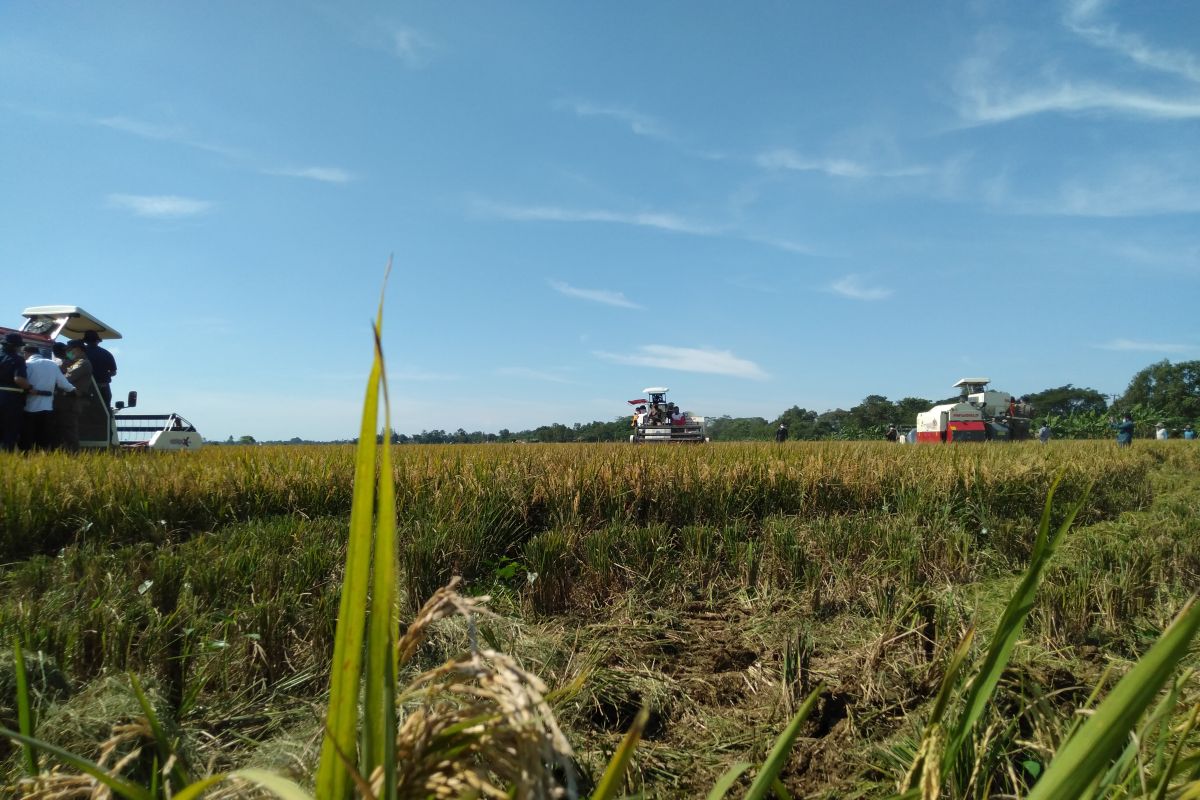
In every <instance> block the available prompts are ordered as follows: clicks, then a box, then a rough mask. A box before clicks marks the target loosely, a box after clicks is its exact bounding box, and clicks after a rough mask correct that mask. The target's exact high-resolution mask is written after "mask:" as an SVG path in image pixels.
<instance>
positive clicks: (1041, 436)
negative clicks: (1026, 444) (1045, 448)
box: [1038, 422, 1050, 444]
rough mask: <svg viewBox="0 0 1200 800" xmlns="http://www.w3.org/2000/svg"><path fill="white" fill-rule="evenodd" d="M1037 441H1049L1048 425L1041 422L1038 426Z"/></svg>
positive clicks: (1043, 442)
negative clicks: (1040, 425)
mask: <svg viewBox="0 0 1200 800" xmlns="http://www.w3.org/2000/svg"><path fill="white" fill-rule="evenodd" d="M1038 441H1039V442H1041V443H1042V444H1045V443H1046V442H1048V441H1050V426H1049V425H1047V424H1046V423H1044V422H1043V423H1042V427H1040V428H1038Z"/></svg>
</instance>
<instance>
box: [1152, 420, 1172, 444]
mask: <svg viewBox="0 0 1200 800" xmlns="http://www.w3.org/2000/svg"><path fill="white" fill-rule="evenodd" d="M1154 438H1155V439H1158V440H1159V441H1160V442H1165V441H1166V440H1167V439H1169V438H1171V434H1170V433H1168V432H1167V426H1166V425H1164V424H1162V423H1161V422H1159V423H1156V424H1155V426H1154Z"/></svg>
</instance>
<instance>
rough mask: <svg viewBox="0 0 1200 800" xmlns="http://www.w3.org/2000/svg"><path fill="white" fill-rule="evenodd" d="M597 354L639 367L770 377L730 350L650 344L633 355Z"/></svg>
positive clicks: (609, 359) (744, 376)
mask: <svg viewBox="0 0 1200 800" xmlns="http://www.w3.org/2000/svg"><path fill="white" fill-rule="evenodd" d="M595 355H596V357H597V358H602V359H604V360H605V361H611V362H613V363H615V364H629V365H631V366H635V367H653V368H655V369H669V370H677V371H680V372H705V373H710V374H714V375H729V376H732V377H735V378H751V379H753V380H765V379H766V378H768V377H769V376H768V375H767V373H766V372H764V371H763V369H762V368H761V367H759V366H758V364H755V363H754V362H753V361H748V360H746V359H744V358H738V357H737V356H735V355H734V354H733V353H732V352H730V351H729V350H710V349H706V348H699V347H672V346H670V345H665V344H647V345H642V346H641V347H639V348H637V350H635V351H634V352H632V353H609V352H605V351H602V350H598V351H596V352H595Z"/></svg>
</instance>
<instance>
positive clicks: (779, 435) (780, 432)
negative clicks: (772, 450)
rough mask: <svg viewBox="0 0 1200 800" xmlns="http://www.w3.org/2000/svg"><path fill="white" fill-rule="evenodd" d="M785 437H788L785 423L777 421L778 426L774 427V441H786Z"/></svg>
mask: <svg viewBox="0 0 1200 800" xmlns="http://www.w3.org/2000/svg"><path fill="white" fill-rule="evenodd" d="M787 437H788V429H787V425H786V424H784V423H782V422H781V423H779V427H778V428H776V429H775V441H777V442H779V443H781V444H782V443H783V442H786V441H787Z"/></svg>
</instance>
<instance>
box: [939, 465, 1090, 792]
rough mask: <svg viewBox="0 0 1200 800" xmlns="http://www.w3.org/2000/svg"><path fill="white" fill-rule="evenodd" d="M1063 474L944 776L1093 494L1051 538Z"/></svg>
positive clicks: (973, 689)
mask: <svg viewBox="0 0 1200 800" xmlns="http://www.w3.org/2000/svg"><path fill="white" fill-rule="evenodd" d="M1063 474H1064V473H1063V472H1059V473H1058V475H1057V476H1056V477H1055V479H1054V482H1053V483H1052V484H1050V491H1049V492H1047V493H1046V503H1045V506H1044V507H1043V509H1042V521H1041V525H1040V526H1039V528H1038V534H1037V539H1036V540H1035V543H1034V550H1033V555H1032V556H1031V558H1030V563H1029V568H1028V569H1027V570H1026V571H1025V575H1024V577H1022V578H1021V583H1020V585H1019V586H1018V587H1017V590H1016V592H1015V593H1014V594H1013V596H1012V598H1011V599H1010V600H1009V601H1008V605H1007V606H1006V607H1005V609H1004V614H1003V615H1002V616H1001V617H1000V623H999V624H998V625H997V626H996V632H995V634H994V635H993V636H992V641H991V643H990V645H989V646H988V651H987V655H986V656H984V659H983V663H982V664H981V665H980V667H979V672H978V673H977V674H976V676H975V679H974V680H973V681H972V682H971V686H970V688H969V689H968V691H967V698H966V701H965V704H964V708H963V711H962V715H961V716H960V717H959V719H958V722H957V724H956V725H955V726H954V727H953V728H951V729H950V730H949V733H950V736H949V744H948V746H947V747H946V750H945V752H944V753H943V754H942V772H943V773H945V772H946V771H947V770H948V769H949V767H950V765H951V764H952V763H953V762H954V759H955V758H956V757H957V756H958V751H959V750H960V749H961V748H962V745H963V743H964V742H965V741H966V740H967V737H969V736H970V735H971V729H972V728H973V727H974V726H975V723H976V722H978V721H979V718H980V717H981V716H982V715H983V712H984V710H985V709H986V708H987V704H988V703H989V702H990V701H991V697H992V693H993V692H995V690H996V684H998V683H999V682H1000V676H1001V675H1002V674H1003V673H1004V668H1005V667H1006V666H1007V665H1008V661H1009V659H1010V658H1011V657H1012V651H1013V648H1014V647H1015V646H1016V644H1017V640H1018V639H1020V638H1021V630H1022V629H1023V628H1024V626H1025V620H1026V618H1027V617H1028V616H1029V612H1030V611H1031V610H1033V604H1034V601H1035V600H1036V599H1037V590H1038V587H1039V586H1040V585H1041V583H1042V577H1043V576H1044V575H1045V572H1046V566H1047V565H1048V564H1049V562H1050V558H1051V557H1052V556H1053V555H1054V552H1055V550H1056V549H1057V548H1058V545H1059V543H1060V542H1062V539H1063V537H1064V536H1065V535H1066V533H1067V531H1068V530H1069V529H1070V527H1071V524H1072V523H1074V521H1075V516H1076V515H1077V514H1078V513H1079V511H1080V509H1082V508H1083V504H1084V503H1085V502H1086V501H1087V498H1088V495H1089V494H1090V491H1091V490H1090V488H1089V489H1088V490H1087V491H1085V492H1084V493H1083V496H1082V497H1081V498H1080V499H1079V501H1078V502H1077V503H1075V505H1074V506H1072V507H1071V509H1070V511H1068V512H1067V515H1066V517H1065V518H1064V519H1063V522H1062V524H1061V525H1059V527H1058V530H1057V531H1055V533H1054V535H1053V536H1051V535H1050V511H1051V507H1052V506H1053V503H1054V493H1055V491H1056V490H1057V489H1058V485H1059V483H1061V482H1062V479H1063Z"/></svg>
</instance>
